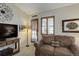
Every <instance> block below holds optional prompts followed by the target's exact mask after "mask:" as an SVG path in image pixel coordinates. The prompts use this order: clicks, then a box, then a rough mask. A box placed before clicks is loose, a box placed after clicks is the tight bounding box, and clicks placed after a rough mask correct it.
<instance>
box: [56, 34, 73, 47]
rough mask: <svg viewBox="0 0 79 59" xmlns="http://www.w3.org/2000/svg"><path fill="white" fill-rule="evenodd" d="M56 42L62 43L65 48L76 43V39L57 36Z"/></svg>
mask: <svg viewBox="0 0 79 59" xmlns="http://www.w3.org/2000/svg"><path fill="white" fill-rule="evenodd" d="M55 40H57V41H60V42H61V43H60V45H61V46H64V47H69V46H71V45H72V44H73V43H74V38H73V37H71V36H60V35H56V36H55Z"/></svg>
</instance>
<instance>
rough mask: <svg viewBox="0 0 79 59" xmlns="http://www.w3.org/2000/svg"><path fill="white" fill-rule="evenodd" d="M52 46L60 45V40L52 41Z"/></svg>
mask: <svg viewBox="0 0 79 59" xmlns="http://www.w3.org/2000/svg"><path fill="white" fill-rule="evenodd" d="M51 46H54V47H59V46H60V42H59V41H52V42H51Z"/></svg>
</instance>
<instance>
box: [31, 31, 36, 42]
mask: <svg viewBox="0 0 79 59" xmlns="http://www.w3.org/2000/svg"><path fill="white" fill-rule="evenodd" d="M36 40H37V31H35V30H33V31H32V41H36Z"/></svg>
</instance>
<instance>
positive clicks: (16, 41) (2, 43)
mask: <svg viewBox="0 0 79 59" xmlns="http://www.w3.org/2000/svg"><path fill="white" fill-rule="evenodd" d="M11 44H14V48H11V47H8V48H6V49H3V50H1V51H0V56H2V54H5V55H6V56H7V53H8V52H7V53H6V51H8V50H9V51H10V50H11V51H12V53H10V54H8V55H14V54H15V53H17V52H19V51H20V43H19V38H14V39H6V40H4V41H0V47H4V46H8V45H11ZM4 51H5V52H4Z"/></svg>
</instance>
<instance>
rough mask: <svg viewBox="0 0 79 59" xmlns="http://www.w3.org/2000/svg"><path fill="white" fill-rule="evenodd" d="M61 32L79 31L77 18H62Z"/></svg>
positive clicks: (78, 19)
mask: <svg viewBox="0 0 79 59" xmlns="http://www.w3.org/2000/svg"><path fill="white" fill-rule="evenodd" d="M62 32H71V33H79V18H77V19H68V20H62Z"/></svg>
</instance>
